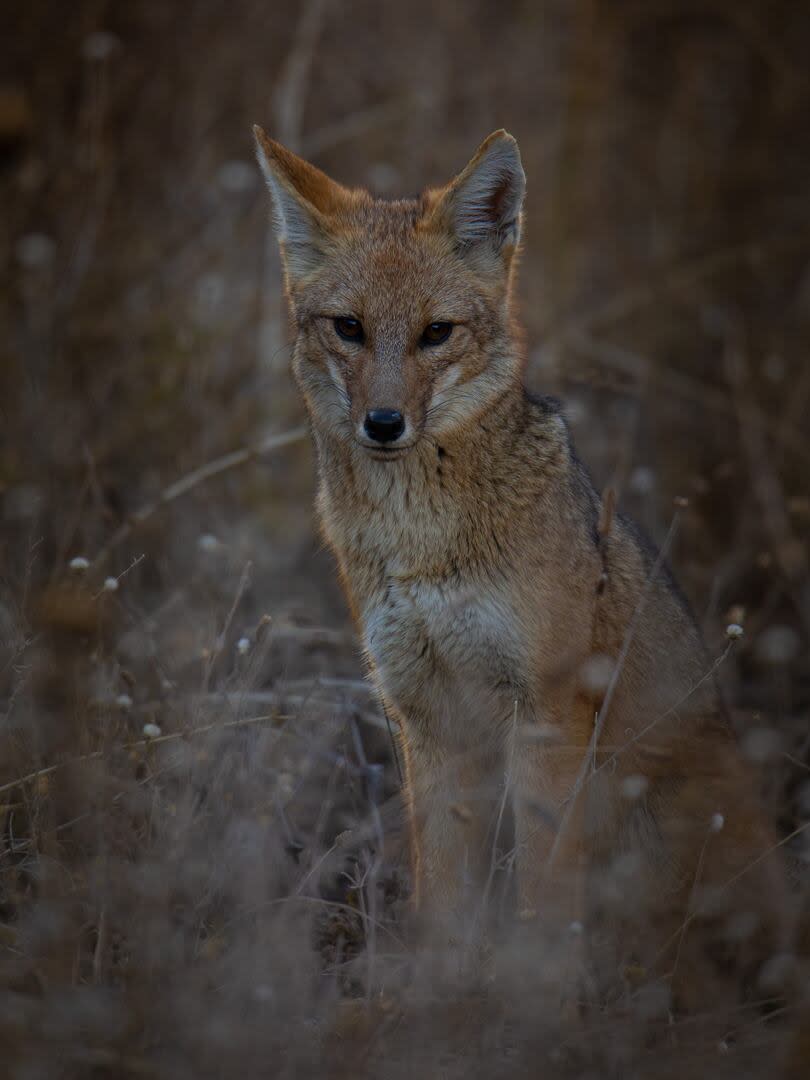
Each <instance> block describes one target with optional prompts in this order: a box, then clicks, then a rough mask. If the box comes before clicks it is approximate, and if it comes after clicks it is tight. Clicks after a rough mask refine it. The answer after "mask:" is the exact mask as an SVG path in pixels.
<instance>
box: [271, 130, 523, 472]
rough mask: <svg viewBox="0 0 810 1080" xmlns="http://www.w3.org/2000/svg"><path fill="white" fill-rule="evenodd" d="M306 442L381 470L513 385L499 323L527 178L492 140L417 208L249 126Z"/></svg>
mask: <svg viewBox="0 0 810 1080" xmlns="http://www.w3.org/2000/svg"><path fill="white" fill-rule="evenodd" d="M254 131H255V135H256V142H257V149H258V158H259V163H260V165H261V167H262V170H263V172H264V175H265V178H266V180H267V183H268V186H269V188H270V192H271V195H272V200H273V207H274V212H275V219H276V226H277V231H278V236H279V242H280V246H281V253H282V260H283V264H284V271H285V277H286V286H287V295H288V298H289V302H290V307H291V311H292V315H293V318H294V320H295V324H296V328H297V339H296V344H295V352H294V359H293V370H294V372H295V376H296V379H297V381H298V383H299V385H300V387H301V389H302V391H303V393H304V397H305V399H306V403H307V406H308V409H309V412H310V415H311V418H312V422H313V425H314V428H315V431H316V434H323V435H331V436H332V437H334V438H337V439H339V440H341V441H342V442H344V443H346V444H347V445H348V446H350V447H351V448H352V449H353V450H356V452H358V453H361V454H364V455H368V456H370V457H371V458H374V459H377V460H381V461H382V460H385V461H392V460H395V459H396V458H398V457H401V456H402V455H403V454H406V453H407V452H408V451H409V450H411V449H413V447H415V446H416V445H417V444H419V443H423V442H432V443H434V444H438V442H439V440H440V439H441V440H447V439H451V438H452V437H453V435H454V434H459V435H464V433H465V432H467V431H468V430H469V429H470V427H471V425H474V424H475V422H476V421H477V420H478V419H479V418H480V417H481V416H482V414H483V413H485V412H486V411H487V409H488V408H490V407H491V406H492V405H493V404H494V403H495V402H496V401H498V400H499V399H500V398H501V397H502V396H503V395H504V394H505V393H507V392H508V391H509V390H510V389H512V388H514V387H515V385H517V384H519V383H520V382H521V379H522V360H521V358H520V355H519V353H520V350H517V349H515V347H514V344H513V340H512V329H511V325H510V293H511V276H512V269H513V263H514V255H515V251H516V249H517V246H518V242H519V239H520V223H521V207H522V204H523V196H524V191H525V177H524V174H523V169H522V167H521V162H520V153H519V151H518V146H517V143H516V142H515V140H514V139H513V138H512V136H511V135H508V134H507V133H506V132H505V131H496V132H494V133H493V134H492V135H490V136H489V138H488V139H486V140H485V141H484V142H483V143H482V144H481V146H480V147H479V149H478V151H477V152H476V154H475V156H474V157H473V158H472V160H471V161H470V162H469V164H468V165H467V166H466V168H465V169H464V170H463V171H462V172H461V173H460V174H459V175H458V176H457V177H456V178H455V179H454V180H452V181H451V182H450V183H449V184H447V185H446V186H445V187H442V188H436V189H432V190H427V191H425V192H424V193H423V194H422V195H421V197H420V198H418V199H411V200H399V201H384V200H378V199H374V198H373V197H372V196H371V195H370V194H369V193H368V192H366V191H363V190H357V189H355V190H350V189H348V188H345V187H343V186H341V185H340V184H338V183H336V182H335V181H334V180H331V179H330V178H329V177H328V176H326V175H325V174H324V173H322V172H321V171H320V170H319V169H316V168H315V167H314V166H313V165H310V164H309V163H308V162H306V161H304V160H302V159H301V158H300V157H298V156H297V155H295V154H293V153H291V152H290V151H289V150H287V149H285V148H284V147H283V146H281V145H280V144H279V143H277V142H275V141H274V140H273V139H270V138H269V137H268V136H267V135H266V134H265V133H264V132H263V131H262V130H261V128H258V127H257V128H255V129H254Z"/></svg>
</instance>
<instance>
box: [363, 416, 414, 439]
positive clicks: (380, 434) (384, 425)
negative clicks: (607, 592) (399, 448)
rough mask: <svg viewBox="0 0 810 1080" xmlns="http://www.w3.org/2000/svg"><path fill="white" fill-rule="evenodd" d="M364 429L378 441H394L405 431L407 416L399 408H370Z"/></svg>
mask: <svg viewBox="0 0 810 1080" xmlns="http://www.w3.org/2000/svg"><path fill="white" fill-rule="evenodd" d="M363 431H364V433H365V434H366V435H367V436H368V437H369V439H373V440H374V442H376V443H394V442H396V441H397V439H399V438H400V437H401V435H402V434H403V432H404V431H405V417H404V416H403V415H402V413H401V412H399V410H398V409H369V411H368V412H367V413H366V417H365V420H364V421H363Z"/></svg>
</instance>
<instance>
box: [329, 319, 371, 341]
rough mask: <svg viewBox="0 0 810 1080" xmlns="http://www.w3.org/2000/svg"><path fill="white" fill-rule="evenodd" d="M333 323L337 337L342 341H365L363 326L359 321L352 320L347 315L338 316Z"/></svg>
mask: <svg viewBox="0 0 810 1080" xmlns="http://www.w3.org/2000/svg"><path fill="white" fill-rule="evenodd" d="M333 322H334V324H335V330H336V331H337V335H338V337H342V338H343V340H344V341H363V340H364V339H365V336H366V335H365V334H364V333H363V324H362V323H361V322H360V320H359V319H353V318H351V316H349V315H339V316H338V317H337V318H336V319H334V320H333Z"/></svg>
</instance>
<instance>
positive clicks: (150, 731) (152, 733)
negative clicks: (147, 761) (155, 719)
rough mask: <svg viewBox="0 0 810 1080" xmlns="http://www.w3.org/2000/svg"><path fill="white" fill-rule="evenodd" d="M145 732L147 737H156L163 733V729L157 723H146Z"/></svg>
mask: <svg viewBox="0 0 810 1080" xmlns="http://www.w3.org/2000/svg"><path fill="white" fill-rule="evenodd" d="M143 733H144V735H145V736H146V737H147V739H156V738H157V737H158V735H160V734H161V730H160V727H159V726H158V725H157V724H144V725H143Z"/></svg>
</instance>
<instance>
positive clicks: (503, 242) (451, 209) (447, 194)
mask: <svg viewBox="0 0 810 1080" xmlns="http://www.w3.org/2000/svg"><path fill="white" fill-rule="evenodd" d="M525 193H526V176H525V174H524V172H523V166H522V164H521V161H520V150H519V149H518V144H517V142H516V141H515V139H514V138H513V137H512V136H511V135H510V134H509V133H508V132H506V131H503V130H500V131H494V132H493V133H492V134H491V135H490V136H489V138H487V139H485V140H484V142H483V143H481V145H480V146H479V148H478V150H477V152H476V154H475V156H474V157H473V158H472V160H471V161H470V163H469V164H468V165H467V167H466V168H465V169H464V170H463V171H462V172H461V173H459V175H458V176H457V177H456V178H455V180H453V181H451V183H450V184H449V185H448V186H447V187H446V188H444V189H443V190H441V191H439V192H438V193H436V196H435V198H436V201H435V202H434V204H433V207H432V209H431V211H430V213H429V219H430V220H431V221H432V222H439V223H441V224H442V225H443V226H444V227H446V228H448V229H449V230H450V231H451V232H452V233H453V235H454V237H455V238H456V240H457V242H458V243H459V245H460V246H462V247H467V246H469V245H473V244H479V243H482V242H484V241H486V242H488V243H489V244H490V245H491V246H492V247H494V248H495V250H496V251H498V252H504V254H507V253H511V251H513V250H514V248H516V247H517V244H518V241H519V239H520V217H521V208H522V206H523V196H524V195H525Z"/></svg>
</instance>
